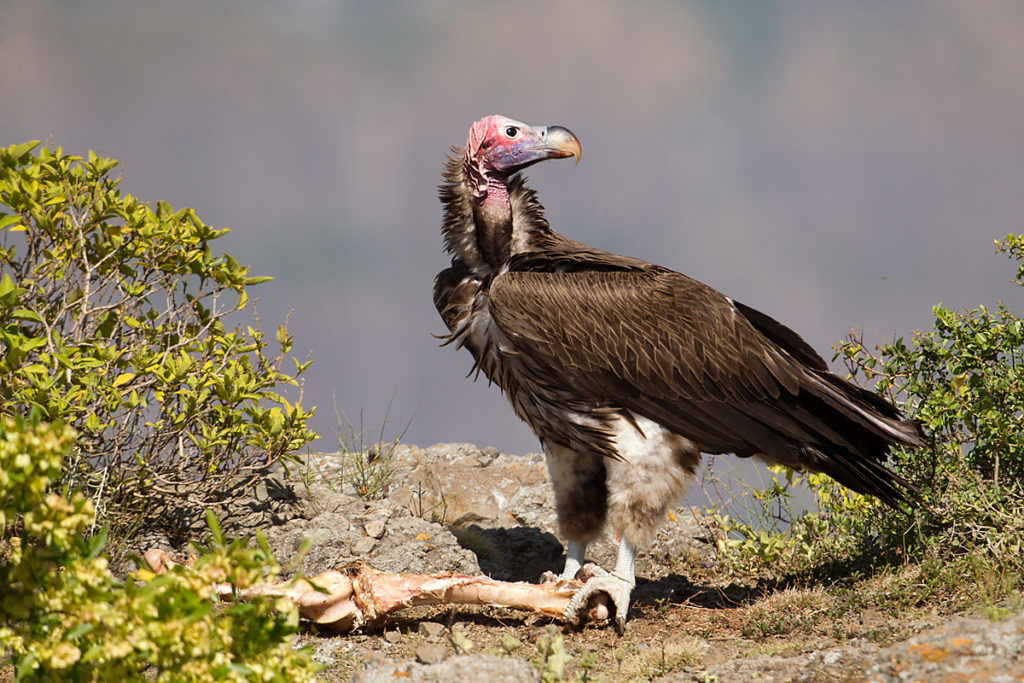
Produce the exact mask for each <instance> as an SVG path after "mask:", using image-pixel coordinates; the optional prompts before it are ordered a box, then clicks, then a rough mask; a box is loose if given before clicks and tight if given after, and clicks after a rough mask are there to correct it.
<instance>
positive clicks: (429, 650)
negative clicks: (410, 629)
mask: <svg viewBox="0 0 1024 683" xmlns="http://www.w3.org/2000/svg"><path fill="white" fill-rule="evenodd" d="M413 655H414V656H415V657H416V661H418V662H420V663H421V664H440V663H441V662H443V661H444V660H445V658H446V657H448V651H447V650H446V649H445V648H444V645H440V644H438V643H423V644H422V645H418V646H417V647H416V649H415V650H413Z"/></svg>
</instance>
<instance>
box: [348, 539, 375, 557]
mask: <svg viewBox="0 0 1024 683" xmlns="http://www.w3.org/2000/svg"><path fill="white" fill-rule="evenodd" d="M375 545H377V540H376V539H374V538H370V537H368V536H363V537H362V538H360V539H357V540H356V542H355V543H353V544H352V554H354V555H369V554H370V551H371V550H373V546H375Z"/></svg>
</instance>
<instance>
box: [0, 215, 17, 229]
mask: <svg viewBox="0 0 1024 683" xmlns="http://www.w3.org/2000/svg"><path fill="white" fill-rule="evenodd" d="M19 222H21V216H18V215H14V216H0V230H3V229H4V228H6V227H7V226H9V225H14V224H15V223H19Z"/></svg>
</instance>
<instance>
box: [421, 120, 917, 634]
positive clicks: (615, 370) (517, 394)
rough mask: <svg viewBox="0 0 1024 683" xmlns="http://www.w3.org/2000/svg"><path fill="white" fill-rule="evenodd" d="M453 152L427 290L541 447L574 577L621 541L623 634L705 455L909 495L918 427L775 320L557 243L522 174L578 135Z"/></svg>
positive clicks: (661, 273)
mask: <svg viewBox="0 0 1024 683" xmlns="http://www.w3.org/2000/svg"><path fill="white" fill-rule="evenodd" d="M510 133H514V135H512V136H511V137H510V135H509V134H510ZM453 152H454V156H452V157H451V158H450V159H449V161H448V163H447V165H446V170H445V184H444V185H442V187H441V190H440V196H441V200H442V202H443V203H444V205H445V219H444V227H443V235H444V240H445V247H446V249H447V250H448V251H449V252H450V253H451V254H452V257H453V258H452V266H451V267H450V268H448V269H447V270H445V271H443V272H442V273H441V274H440V275H438V277H437V279H436V280H435V283H434V303H435V305H436V306H437V309H438V311H439V312H440V313H441V316H442V318H443V319H444V321H445V324H446V325H447V327H448V329H449V330H450V333H451V334H450V337H449V341H450V342H452V343H455V344H456V345H458V346H460V347H461V346H465V347H466V348H467V349H468V350H469V351H470V352H471V353H472V354H473V357H474V359H475V364H474V366H473V370H474V371H475V372H483V373H484V374H485V375H486V376H487V377H488V379H490V380H491V381H492V382H494V383H496V384H498V385H499V386H500V387H501V388H502V390H503V391H504V392H505V393H506V394H507V396H508V397H509V399H510V401H511V402H512V405H513V407H514V408H515V410H516V412H517V414H518V415H519V416H520V417H521V418H522V419H523V420H525V421H526V422H527V423H528V424H529V425H530V426H531V427H532V428H533V430H534V432H535V433H536V434H537V436H538V437H539V438H540V440H541V443H542V445H543V446H544V449H545V453H546V454H547V458H548V467H549V471H550V473H551V477H552V482H553V485H554V487H555V494H556V505H557V507H558V513H559V519H560V523H561V527H562V532H563V534H565V535H566V536H567V538H568V539H569V555H568V559H567V562H566V574H568V573H570V572H572V573H575V569H578V567H579V562H582V559H583V558H582V554H583V548H585V544H586V542H587V541H589V540H591V539H592V538H593V537H594V536H595V535H596V534H597V533H599V531H600V529H601V528H602V526H603V524H604V523H605V521H608V522H610V523H611V524H612V525H613V526H614V527H615V530H616V531H618V532H621V533H622V537H623V547H620V556H619V563H618V565H617V567H616V571H615V572H614V573H612V574H610V575H608V576H607V577H605V579H604V580H603V582H602V581H598V580H596V579H592V580H591V582H592V583H595V586H594V589H593V590H592V591H590V593H592V592H594V591H598V592H607V593H609V594H610V595H611V596H612V598H613V599H614V600H615V602H616V605H617V608H618V612H619V614H618V616H619V619H620V623H621V620H622V619H624V617H625V609H626V605H627V604H628V596H629V589H630V588H631V587H632V583H633V573H632V572H633V569H632V565H633V548H634V547H636V546H637V545H640V544H644V543H647V542H648V541H649V539H650V538H651V536H652V535H653V533H654V532H655V531H656V529H657V527H658V526H659V525H660V524H661V522H662V519H663V516H664V513H665V511H666V510H667V508H668V506H669V505H671V504H673V503H674V502H675V499H676V498H677V497H678V496H679V495H680V494H681V493H682V491H683V489H684V488H685V486H686V483H687V482H688V480H689V477H690V475H691V474H692V473H693V472H694V470H695V469H696V467H697V464H698V463H699V458H700V453H702V452H703V453H736V454H737V455H740V456H744V457H746V456H758V457H760V458H762V459H764V460H766V461H768V462H771V463H778V464H783V465H787V466H789V467H794V468H801V469H810V470H814V471H819V472H824V473H826V474H829V475H830V476H832V477H833V478H835V479H836V480H837V481H839V482H841V483H843V484H844V485H846V486H848V487H850V488H852V489H854V490H856V491H859V492H861V493H867V494H871V495H874V496H877V497H878V498H880V499H881V500H883V501H884V502H886V503H888V504H890V505H896V504H898V503H899V501H901V500H902V499H903V498H904V495H905V491H906V490H907V487H906V484H905V482H903V481H902V480H900V479H899V478H898V477H897V476H895V475H894V474H892V473H891V472H890V471H889V470H888V469H886V467H885V466H884V464H883V463H884V461H885V459H886V457H887V454H888V450H889V447H890V446H892V445H903V446H908V447H915V446H919V445H921V444H922V443H923V435H922V432H921V429H920V427H919V425H918V424H917V423H915V422H912V421H904V420H902V419H901V416H900V414H899V412H898V410H897V409H896V408H895V407H893V406H892V405H891V404H889V403H888V402H886V401H885V400H884V399H882V398H880V397H878V396H876V395H875V394H873V393H871V392H869V391H867V390H864V389H862V388H860V387H857V386H855V385H853V384H851V383H849V382H847V381H845V380H843V379H841V378H840V377H838V376H836V375H834V374H833V373H831V372H830V371H829V370H828V366H827V364H826V363H825V361H824V360H823V359H822V358H821V357H820V356H819V355H818V354H817V353H816V352H815V351H814V350H813V349H812V348H811V347H810V346H809V345H808V344H807V343H806V342H804V341H803V340H802V339H801V338H800V337H799V336H798V335H797V334H796V333H795V332H793V331H792V330H790V329H788V328H787V327H785V326H784V325H782V324H780V323H778V322H777V321H775V320H774V319H772V318H770V317H769V316H767V315H765V314H763V313H760V312H758V311H756V310H754V309H752V308H750V307H748V306H745V305H743V304H741V303H739V302H735V301H733V300H731V299H729V298H728V297H726V296H724V295H722V294H720V293H719V292H717V291H715V290H714V289H712V288H710V287H708V286H707V285H704V284H702V283H700V282H698V281H696V280H694V279H692V278H690V277H687V276H686V275H682V274H680V273H677V272H674V271H671V270H669V269H667V268H663V267H661V266H657V265H654V264H651V263H647V262H644V261H641V260H638V259H634V258H629V257H626V256H619V255H616V254H611V253H608V252H604V251H601V250H598V249H594V248H592V247H588V246H586V245H583V244H580V243H578V242H575V241H573V240H570V239H568V238H566V237H563V236H562V235H560V234H558V233H556V232H554V231H553V230H551V228H550V227H549V225H548V223H547V221H546V219H545V218H544V211H543V208H542V206H541V205H540V202H539V201H538V200H537V197H536V194H535V193H534V192H533V191H532V190H530V189H528V188H526V187H525V185H524V184H523V180H522V178H521V176H519V175H513V174H515V173H516V172H517V171H518V170H520V169H521V168H524V167H525V166H528V165H530V164H532V163H536V162H537V161H540V160H543V159H546V158H560V157H564V156H570V155H575V156H577V157H578V154H579V143H578V141H577V140H576V138H575V136H573V135H572V134H571V133H569V132H568V131H567V130H565V129H563V128H559V127H551V128H534V127H530V126H526V125H525V124H522V123H519V122H517V121H514V120H512V119H507V118H505V117H499V116H492V117H488V118H486V119H482V120H481V121H478V122H477V123H475V124H474V126H473V128H472V129H471V133H470V139H469V142H468V143H467V148H466V149H465V150H459V149H453ZM467 178H468V180H467ZM616 582H618V583H616ZM588 586H590V583H588ZM617 593H618V594H617ZM623 594H624V597H623ZM588 595H589V593H588ZM583 599H585V598H583V597H581V600H583Z"/></svg>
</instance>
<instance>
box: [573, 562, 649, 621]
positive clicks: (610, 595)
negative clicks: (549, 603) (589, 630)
mask: <svg viewBox="0 0 1024 683" xmlns="http://www.w3.org/2000/svg"><path fill="white" fill-rule="evenodd" d="M580 574H581V578H583V577H586V578H585V579H584V580H585V583H584V584H583V588H580V589H579V590H578V591H576V594H575V595H574V596H573V597H572V600H571V601H570V602H569V606H568V607H566V608H565V620H566V621H567V622H569V623H570V624H574V625H576V626H581V625H583V624H584V623H587V622H589V621H603V620H605V619H607V618H608V616H609V610H608V600H611V602H612V605H614V606H615V630H616V631H617V632H618V633H619V635H622V632H623V630H624V629H625V627H626V615H627V614H628V613H629V598H630V595H631V594H632V593H633V583H632V582H630V581H627V580H625V579H623V578H621V577H619V576H616V575H615V574H611V573H609V572H607V571H605V570H604V569H601V568H600V567H598V566H597V565H595V564H589V563H588V564H586V565H584V566H583V569H582V570H581V572H580Z"/></svg>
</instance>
